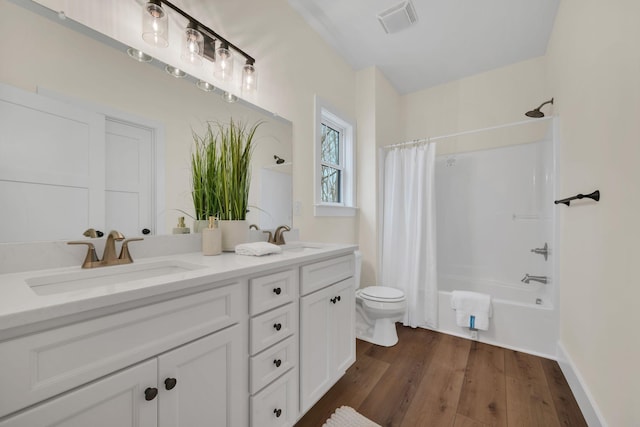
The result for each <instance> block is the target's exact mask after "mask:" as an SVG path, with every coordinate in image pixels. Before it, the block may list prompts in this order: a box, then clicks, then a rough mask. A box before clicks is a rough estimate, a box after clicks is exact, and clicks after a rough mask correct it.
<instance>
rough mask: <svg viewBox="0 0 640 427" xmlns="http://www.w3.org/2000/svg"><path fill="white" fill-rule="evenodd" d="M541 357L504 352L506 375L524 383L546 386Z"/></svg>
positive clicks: (509, 351) (517, 352)
mask: <svg viewBox="0 0 640 427" xmlns="http://www.w3.org/2000/svg"><path fill="white" fill-rule="evenodd" d="M540 359H541V358H540V357H537V356H534V355H531V354H527V353H522V352H520V351H514V350H505V351H504V367H505V375H507V376H508V377H512V378H515V379H518V380H522V381H535V382H537V383H541V384H546V383H547V380H546V378H545V374H544V370H543V369H542V364H541V363H540Z"/></svg>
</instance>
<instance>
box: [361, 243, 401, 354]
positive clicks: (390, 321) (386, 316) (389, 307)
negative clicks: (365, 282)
mask: <svg viewBox="0 0 640 427" xmlns="http://www.w3.org/2000/svg"><path fill="white" fill-rule="evenodd" d="M355 256H356V271H355V282H356V284H355V286H356V337H357V338H358V339H361V340H364V341H368V342H370V343H373V344H377V345H381V346H384V347H391V346H393V345H395V344H396V343H397V342H398V334H397V333H396V322H398V321H400V320H402V317H403V316H404V312H405V310H406V307H407V302H406V300H405V296H404V292H402V291H401V290H400V289H396V288H390V287H388V286H368V287H366V288H363V289H358V287H359V286H360V273H361V270H362V254H361V253H360V252H359V251H356V252H355Z"/></svg>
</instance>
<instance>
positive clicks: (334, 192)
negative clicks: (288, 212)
mask: <svg viewBox="0 0 640 427" xmlns="http://www.w3.org/2000/svg"><path fill="white" fill-rule="evenodd" d="M315 154H316V156H315V209H314V212H315V216H353V215H355V209H356V208H355V126H354V124H353V123H352V122H351V121H350V120H349V119H347V118H346V117H345V116H343V115H341V114H339V113H338V112H337V111H336V110H335V109H334V108H332V107H330V106H329V105H328V104H327V103H326V102H324V101H323V100H322V99H320V98H318V97H317V96H316V141H315Z"/></svg>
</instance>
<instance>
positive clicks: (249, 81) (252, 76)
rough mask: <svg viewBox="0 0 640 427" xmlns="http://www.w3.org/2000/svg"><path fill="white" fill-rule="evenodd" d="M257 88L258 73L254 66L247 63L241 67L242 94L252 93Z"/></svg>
mask: <svg viewBox="0 0 640 427" xmlns="http://www.w3.org/2000/svg"><path fill="white" fill-rule="evenodd" d="M257 89H258V74H257V71H256V67H255V66H254V65H253V64H251V63H247V64H245V65H244V67H242V94H243V95H249V94H253V93H255V92H256V91H257Z"/></svg>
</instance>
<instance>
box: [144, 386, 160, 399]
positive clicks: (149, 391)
mask: <svg viewBox="0 0 640 427" xmlns="http://www.w3.org/2000/svg"><path fill="white" fill-rule="evenodd" d="M157 395H158V389H157V388H155V387H147V388H146V389H145V391H144V400H147V401H150V400H153V399H155V398H156V396H157Z"/></svg>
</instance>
